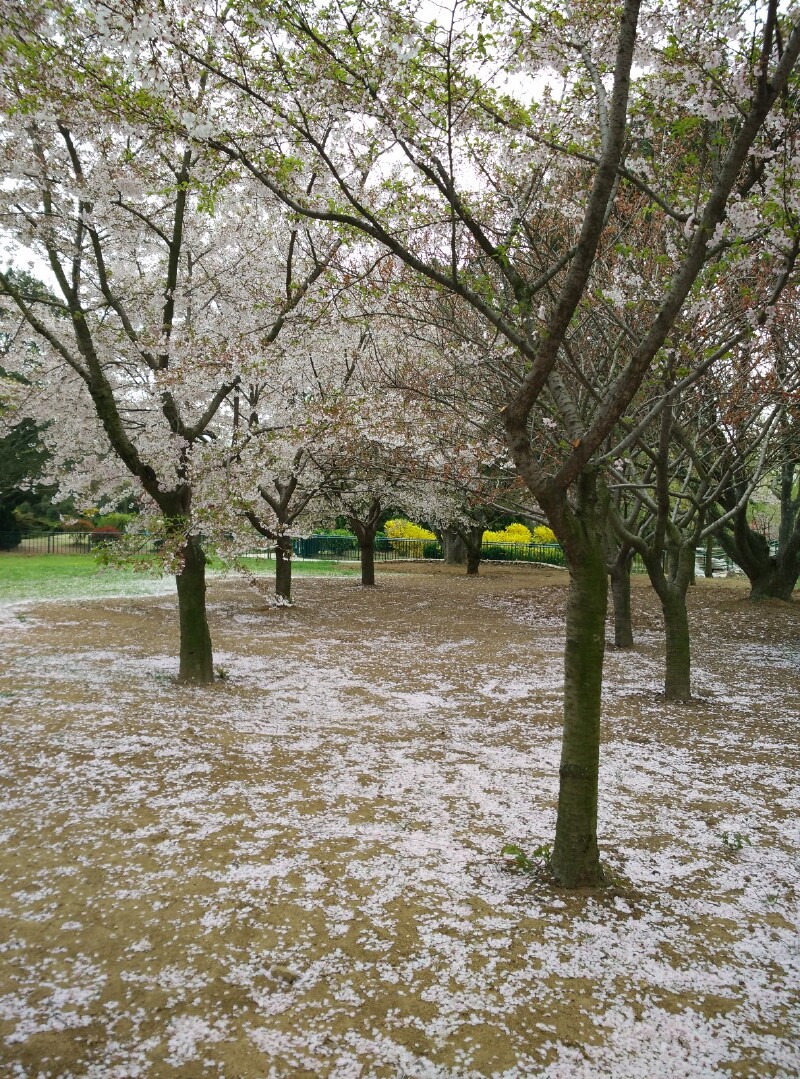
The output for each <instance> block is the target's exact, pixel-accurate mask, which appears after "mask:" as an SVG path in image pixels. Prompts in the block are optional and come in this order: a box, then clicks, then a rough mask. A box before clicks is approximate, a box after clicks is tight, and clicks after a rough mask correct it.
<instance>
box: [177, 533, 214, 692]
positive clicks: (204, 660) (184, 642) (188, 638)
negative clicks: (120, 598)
mask: <svg viewBox="0 0 800 1079" xmlns="http://www.w3.org/2000/svg"><path fill="white" fill-rule="evenodd" d="M175 582H176V584H177V586H178V618H179V621H180V638H181V640H180V665H179V669H178V679H179V681H181V682H187V683H194V684H196V685H207V684H208V683H209V682H213V680H214V659H213V655H212V651H211V634H210V632H209V629H208V616H207V614H206V556H205V554H204V553H203V549H202V547H201V546H200V541H199V540H198V539H197V537H196V536H189V538H188V539H187V541H186V546H185V547H184V550H183V569H182V570H181V572H180V573H179V574H177V575H176V577H175Z"/></svg>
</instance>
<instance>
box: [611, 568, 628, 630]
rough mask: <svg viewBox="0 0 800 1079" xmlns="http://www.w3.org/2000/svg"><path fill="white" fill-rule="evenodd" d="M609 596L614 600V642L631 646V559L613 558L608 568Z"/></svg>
mask: <svg viewBox="0 0 800 1079" xmlns="http://www.w3.org/2000/svg"><path fill="white" fill-rule="evenodd" d="M610 577H611V596H612V598H613V600H614V644H615V645H616V647H617V648H633V621H632V619H631V559H630V558H626V559H625V560H624V561H623V562H621V563H620V562H619V561H618V560H615V561H614V563H613V564H612V566H611V569H610Z"/></svg>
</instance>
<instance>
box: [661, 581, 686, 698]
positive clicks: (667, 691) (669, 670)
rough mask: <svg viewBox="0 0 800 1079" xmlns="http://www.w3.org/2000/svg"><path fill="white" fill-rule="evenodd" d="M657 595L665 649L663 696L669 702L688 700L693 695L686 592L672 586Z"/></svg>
mask: <svg viewBox="0 0 800 1079" xmlns="http://www.w3.org/2000/svg"><path fill="white" fill-rule="evenodd" d="M659 598H660V599H661V610H662V613H663V616H664V634H665V637H666V650H667V654H666V670H665V674H664V696H665V697H666V698H667V700H668V701H689V700H691V698H692V687H691V671H692V653H691V642H690V638H689V614H688V612H687V610H686V593H685V591H681V590H680V588H674V587H673V588H668V590H667V591H666V592H665V593H664V595H662V596H660V597H659Z"/></svg>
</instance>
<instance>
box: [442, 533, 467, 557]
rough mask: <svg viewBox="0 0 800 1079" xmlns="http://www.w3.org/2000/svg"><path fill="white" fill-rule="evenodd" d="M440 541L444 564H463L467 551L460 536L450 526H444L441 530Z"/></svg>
mask: <svg viewBox="0 0 800 1079" xmlns="http://www.w3.org/2000/svg"><path fill="white" fill-rule="evenodd" d="M441 543H442V554H443V555H444V561H445V564H446V565H448V566H463V565H464V563H465V562H466V559H467V551H466V548H465V547H464V541H463V539H462V538H461V536H459V535H458V533H457V532H454V531H453V530H452V529H451V528H445V529H443V530H442V535H441Z"/></svg>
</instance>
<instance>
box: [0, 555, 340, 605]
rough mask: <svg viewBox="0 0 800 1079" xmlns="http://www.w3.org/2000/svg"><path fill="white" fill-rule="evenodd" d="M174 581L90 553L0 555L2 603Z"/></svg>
mask: <svg viewBox="0 0 800 1079" xmlns="http://www.w3.org/2000/svg"><path fill="white" fill-rule="evenodd" d="M244 563H245V565H246V566H247V569H248V570H250V571H251V572H253V573H254V574H263V575H264V576H273V575H274V573H275V563H274V562H273V561H272V560H271V559H265V558H248V559H245V560H244ZM210 568H211V573H212V575H217V574H219V573H221V572H223V570H224V567H223V564H222V563H221V562H220V561H219V560H218V559H216V558H212V560H211V567H210ZM293 572H294V573H295V574H297V575H298V576H303V575H304V574H310V575H313V576H322V575H324V576H343V577H350V576H353V575H354V574H356V573H358V567H357V566H354V565H353V563H341V562H312V561H310V560H309V561H302V560H301V559H297V560H296V561H295V562H294V564H293ZM174 588H175V582H174V578H172V577H157V576H156V575H155V574H153V573H152V572H150V571H145V572H137V571H136V570H134V569H133V568H125V569H120V568H117V567H110V566H101V565H99V564H98V562H97V560H96V559H95V556H94V555H92V554H68V555H59V554H43V555H26V554H15V553H14V552H13V551H11V552H3V553H0V602H6V603H9V602H14V601H19V600H31V599H80V598H82V597H86V598H90V597H91V598H94V597H100V596H117V595H130V596H147V595H155V594H158V593H163V592H171V591H173V589H174Z"/></svg>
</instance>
